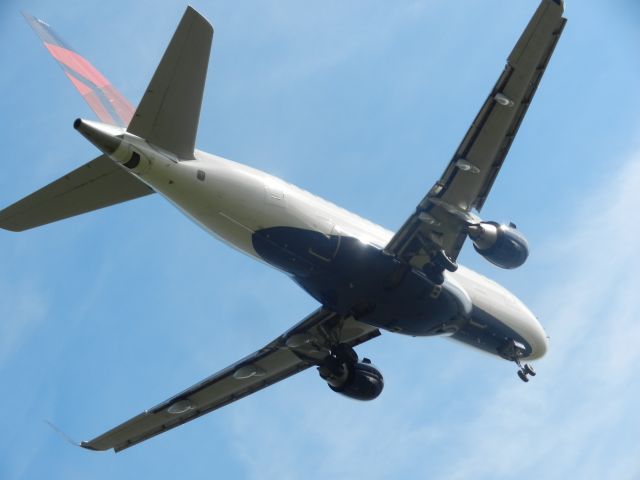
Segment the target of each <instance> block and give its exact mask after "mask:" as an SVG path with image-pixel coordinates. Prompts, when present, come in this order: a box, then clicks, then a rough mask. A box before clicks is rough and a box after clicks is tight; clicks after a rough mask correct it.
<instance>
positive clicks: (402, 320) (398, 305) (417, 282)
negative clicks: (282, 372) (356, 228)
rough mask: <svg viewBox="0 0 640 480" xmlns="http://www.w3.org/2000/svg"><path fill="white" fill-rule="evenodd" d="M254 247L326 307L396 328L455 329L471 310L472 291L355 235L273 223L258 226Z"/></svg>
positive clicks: (421, 331)
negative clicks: (440, 281) (440, 280)
mask: <svg viewBox="0 0 640 480" xmlns="http://www.w3.org/2000/svg"><path fill="white" fill-rule="evenodd" d="M253 247H254V249H255V251H256V252H257V254H258V255H259V256H260V258H262V259H263V260H264V261H266V262H267V263H269V264H271V265H273V266H275V267H277V268H279V269H281V270H283V271H285V272H287V273H289V274H290V275H291V276H292V277H293V279H294V281H295V282H296V283H298V284H299V285H300V286H301V287H302V288H303V289H304V290H306V291H307V292H308V293H309V294H310V295H311V296H313V297H314V298H315V299H316V300H318V301H319V302H320V303H322V305H323V306H325V307H327V308H329V309H331V310H333V311H336V312H339V313H343V314H353V315H354V316H355V317H356V318H357V319H358V320H359V321H361V322H364V323H368V324H370V325H373V326H375V327H378V328H382V329H385V330H389V331H392V332H395V333H402V334H406V335H413V336H423V335H437V334H442V333H453V332H455V331H457V329H458V328H459V326H460V325H462V324H463V323H464V322H466V321H467V317H468V315H469V313H470V311H471V301H470V300H469V297H468V295H467V294H466V292H464V290H463V289H462V288H460V287H459V286H458V285H457V284H455V283H454V282H451V281H446V282H445V284H444V285H442V286H436V285H434V284H433V283H432V282H430V281H429V280H428V279H427V278H426V276H425V275H423V274H422V272H419V271H416V270H413V269H410V268H407V267H406V266H404V265H402V264H400V263H399V262H398V261H397V260H395V259H394V258H393V257H390V256H388V255H385V254H384V253H383V252H382V251H381V250H380V249H378V248H376V247H374V246H372V245H367V244H364V243H362V242H361V241H360V240H358V239H356V238H353V237H348V236H340V235H339V234H333V235H325V234H322V233H319V232H316V231H313V230H307V229H302V228H293V227H273V228H265V229H261V230H258V231H256V232H255V233H254V234H253Z"/></svg>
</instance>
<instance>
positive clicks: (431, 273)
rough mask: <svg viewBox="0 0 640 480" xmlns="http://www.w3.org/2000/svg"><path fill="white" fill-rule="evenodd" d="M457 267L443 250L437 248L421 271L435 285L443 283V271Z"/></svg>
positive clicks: (453, 270)
mask: <svg viewBox="0 0 640 480" xmlns="http://www.w3.org/2000/svg"><path fill="white" fill-rule="evenodd" d="M457 269H458V264H457V263H456V262H454V261H453V260H451V259H450V258H449V256H448V255H447V253H446V252H445V251H444V250H438V251H437V252H436V253H435V254H434V255H433V258H432V259H431V261H430V262H429V263H427V264H426V265H425V266H424V267H423V268H422V271H423V272H424V273H425V275H426V276H427V278H428V279H429V280H431V281H432V282H433V283H435V284H436V285H442V284H443V283H444V273H443V272H444V271H445V270H448V271H450V272H455V271H456V270H457Z"/></svg>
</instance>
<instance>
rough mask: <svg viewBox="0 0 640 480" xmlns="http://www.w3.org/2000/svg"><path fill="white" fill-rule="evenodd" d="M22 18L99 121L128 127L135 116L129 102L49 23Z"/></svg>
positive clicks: (29, 17)
mask: <svg viewBox="0 0 640 480" xmlns="http://www.w3.org/2000/svg"><path fill="white" fill-rule="evenodd" d="M22 15H23V16H24V18H25V19H26V20H27V23H29V25H30V26H31V28H33V30H34V31H35V32H36V34H37V35H38V36H39V37H40V39H41V40H42V42H43V43H44V46H45V47H46V48H47V50H48V51H49V53H50V54H51V56H52V57H53V58H55V59H56V61H57V62H58V64H59V65H60V66H61V67H62V70H64V73H65V75H66V76H67V78H68V79H69V80H70V81H71V83H72V84H73V86H74V87H75V88H76V90H78V92H80V95H82V98H84V99H85V101H86V102H87V103H88V104H89V107H91V110H93V111H94V112H95V114H96V115H97V116H98V118H99V119H100V120H101V121H102V122H104V123H109V124H111V125H118V126H120V127H125V126H127V125H128V124H129V121H130V120H131V117H132V116H133V106H132V105H131V104H130V103H129V101H128V100H127V99H126V98H125V97H124V96H123V95H122V94H121V93H120V92H118V90H116V89H115V88H114V87H113V85H111V83H110V82H109V80H107V79H106V77H105V76H104V75H102V74H101V73H100V72H99V71H98V69H96V68H95V67H94V66H93V65H92V64H91V63H90V62H89V61H87V59H85V58H84V57H83V56H82V55H80V54H79V53H78V52H76V51H75V50H74V49H73V48H71V47H70V46H69V45H67V44H66V43H65V42H64V41H63V40H62V39H61V38H60V37H59V36H58V35H57V34H56V33H55V32H54V31H53V29H52V28H51V26H50V25H49V24H48V23H46V22H44V21H42V20H40V19H39V18H36V17H34V16H32V15H29V14H28V13H25V12H22Z"/></svg>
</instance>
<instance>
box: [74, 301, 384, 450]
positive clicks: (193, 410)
mask: <svg viewBox="0 0 640 480" xmlns="http://www.w3.org/2000/svg"><path fill="white" fill-rule="evenodd" d="M378 335H380V332H379V331H378V330H377V329H375V328H373V327H370V326H368V325H365V324H362V323H360V322H358V321H356V320H354V319H353V318H350V317H349V318H344V317H341V316H340V315H338V314H335V313H333V312H330V311H327V310H324V309H322V308H321V309H318V310H316V311H315V312H314V313H312V314H311V315H309V316H308V317H307V318H305V319H304V320H302V321H301V322H300V323H298V324H297V325H296V326H295V327H293V328H292V329H291V330H289V331H288V332H286V333H284V334H283V335H281V336H279V337H278V338H276V339H275V340H273V341H272V342H270V343H269V344H267V345H265V346H264V347H263V348H261V349H260V350H258V351H256V352H254V353H252V354H251V355H249V356H247V357H245V358H243V359H242V360H240V361H238V362H236V363H234V364H233V365H230V366H228V367H227V368H225V369H223V370H221V371H219V372H218V373H215V374H214V375H212V376H210V377H208V378H206V379H204V380H203V381H201V382H199V383H197V384H195V385H193V386H192V387H189V388H187V389H186V390H184V391H182V392H180V393H178V394H177V395H174V396H173V397H171V398H169V399H167V400H165V401H164V402H162V403H160V404H158V405H156V406H155V407H153V408H150V409H149V410H145V411H144V412H142V413H141V414H139V415H137V416H136V417H133V418H132V419H130V420H128V421H126V422H124V423H123V424H121V425H119V426H117V427H115V428H113V429H112V430H109V431H108V432H106V433H104V434H102V435H100V436H98V437H96V438H94V439H93V440H90V441H88V442H82V443H81V444H80V445H81V446H82V447H84V448H87V449H90V450H109V449H113V450H114V451H116V452H119V451H121V450H124V449H126V448H129V447H131V446H133V445H135V444H137V443H140V442H142V441H144V440H147V439H149V438H151V437H154V436H156V435H158V434H160V433H163V432H166V431H167V430H171V429H172V428H175V427H177V426H180V425H182V424H184V423H187V422H190V421H191V420H194V419H196V418H198V417H200V416H202V415H205V414H207V413H209V412H212V411H214V410H217V409H218V408H221V407H224V406H225V405H228V404H230V403H232V402H235V401H236V400H239V399H241V398H243V397H246V396H247V395H251V394H252V393H255V392H257V391H259V390H261V389H263V388H265V387H268V386H269V385H273V384H274V383H277V382H279V381H280V380H284V379H285V378H287V377H290V376H291V375H294V374H296V373H298V372H301V371H303V370H306V369H307V368H309V367H311V366H313V365H317V364H319V363H320V361H321V360H322V359H324V357H325V356H326V355H327V354H328V352H329V346H330V345H335V344H336V343H347V344H349V345H351V346H355V345H358V344H360V343H363V342H366V341H367V340H370V339H371V338H374V337H377V336H378ZM172 412H173V413H172Z"/></svg>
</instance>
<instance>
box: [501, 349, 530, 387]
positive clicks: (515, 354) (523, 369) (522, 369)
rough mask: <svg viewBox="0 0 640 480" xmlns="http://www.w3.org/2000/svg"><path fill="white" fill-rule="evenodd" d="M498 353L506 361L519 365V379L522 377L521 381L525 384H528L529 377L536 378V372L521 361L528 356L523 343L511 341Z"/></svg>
mask: <svg viewBox="0 0 640 480" xmlns="http://www.w3.org/2000/svg"><path fill="white" fill-rule="evenodd" d="M498 353H499V354H500V356H502V358H504V359H505V360H511V361H512V362H515V363H516V365H518V377H520V380H522V381H523V382H528V381H529V377H535V376H536V371H535V370H534V369H533V367H532V366H531V365H529V364H528V363H525V364H522V362H520V359H521V358H522V357H523V356H524V355H525V354H526V349H525V347H524V345H523V344H522V343H520V342H518V341H516V340H513V339H511V340H509V341H507V342H506V343H505V344H504V345H503V346H502V348H500V349H499V350H498Z"/></svg>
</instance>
